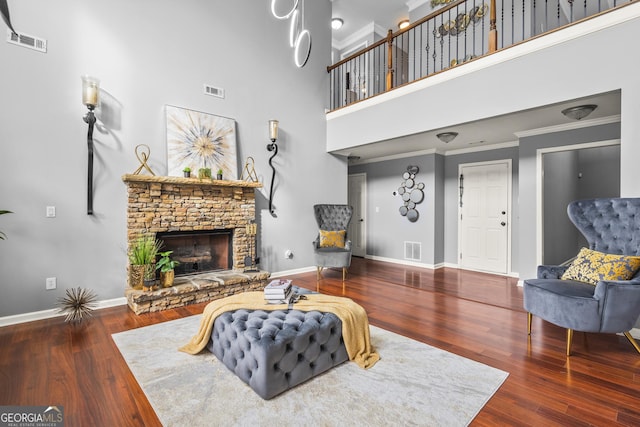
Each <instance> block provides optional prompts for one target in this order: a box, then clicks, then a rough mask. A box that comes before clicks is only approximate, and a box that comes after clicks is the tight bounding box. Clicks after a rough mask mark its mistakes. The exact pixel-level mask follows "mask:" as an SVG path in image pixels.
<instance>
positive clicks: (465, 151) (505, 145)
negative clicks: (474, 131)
mask: <svg viewBox="0 0 640 427" xmlns="http://www.w3.org/2000/svg"><path fill="white" fill-rule="evenodd" d="M518 146H520V141H511V142H501V143H499V144H491V145H478V146H475V147H469V148H458V149H455V150H448V151H445V152H444V155H445V156H457V155H458V154H468V153H477V152H480V151H490V150H500V149H502V148H512V147H518Z"/></svg>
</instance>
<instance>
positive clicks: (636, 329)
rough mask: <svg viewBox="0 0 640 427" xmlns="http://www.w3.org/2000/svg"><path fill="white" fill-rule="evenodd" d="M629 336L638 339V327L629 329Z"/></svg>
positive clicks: (639, 332) (639, 334)
mask: <svg viewBox="0 0 640 427" xmlns="http://www.w3.org/2000/svg"><path fill="white" fill-rule="evenodd" d="M629 333H630V334H631V336H632V337H633V338H635V339H637V340H640V328H633V329H631V330H630V331H629Z"/></svg>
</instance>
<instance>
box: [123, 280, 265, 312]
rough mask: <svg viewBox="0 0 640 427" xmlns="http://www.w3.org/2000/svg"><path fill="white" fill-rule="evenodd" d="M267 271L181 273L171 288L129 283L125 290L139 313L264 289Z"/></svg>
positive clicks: (128, 301) (131, 305)
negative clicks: (149, 288) (148, 288)
mask: <svg viewBox="0 0 640 427" xmlns="http://www.w3.org/2000/svg"><path fill="white" fill-rule="evenodd" d="M269 275H270V274H269V273H268V272H266V271H258V272H246V273H242V272H234V271H221V272H216V273H205V274H197V275H192V276H182V277H177V278H176V280H175V283H174V285H173V286H172V287H170V288H163V289H158V290H155V291H141V290H138V289H133V288H131V287H128V288H127V290H126V291H125V296H126V297H127V304H128V305H129V308H131V310H133V312H134V313H136V314H142V313H152V312H154V311H161V310H168V309H170V308H176V307H182V306H184V305H188V304H197V303H200V302H206V301H212V300H216V299H219V298H224V297H227V296H230V295H234V294H237V293H239V292H248V291H259V290H262V289H264V287H265V285H266V284H267V280H268V279H269Z"/></svg>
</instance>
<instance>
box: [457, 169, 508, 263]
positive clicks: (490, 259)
mask: <svg viewBox="0 0 640 427" xmlns="http://www.w3.org/2000/svg"><path fill="white" fill-rule="evenodd" d="M458 171H459V174H458V179H459V191H460V193H459V207H458V212H459V215H458V248H459V251H458V252H459V254H458V256H459V259H458V261H459V264H460V267H461V268H465V269H470V270H478V271H486V272H490V273H498V274H507V273H508V271H509V268H510V265H511V264H510V263H511V257H510V253H511V251H510V248H511V159H505V160H499V161H492V162H482V163H468V164H461V165H460V166H459V167H458Z"/></svg>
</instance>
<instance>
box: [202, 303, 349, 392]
mask: <svg viewBox="0 0 640 427" xmlns="http://www.w3.org/2000/svg"><path fill="white" fill-rule="evenodd" d="M207 348H208V349H209V350H210V351H211V352H212V353H213V354H215V355H216V357H217V358H218V359H220V360H221V361H222V363H224V365H225V366H226V367H227V368H229V369H230V370H231V371H232V372H234V373H235V374H236V375H237V376H238V377H240V379H242V381H244V382H245V383H247V384H248V385H249V386H250V387H251V388H252V389H253V390H254V391H255V392H256V393H258V395H259V396H260V397H262V398H263V399H271V398H272V397H274V396H276V395H278V394H280V393H282V392H283V391H285V390H288V389H290V388H291V387H295V386H296V385H298V384H300V383H302V382H304V381H306V380H308V379H310V378H312V377H314V376H316V375H318V374H320V373H322V372H324V371H326V370H328V369H330V368H332V367H334V366H336V365H339V364H340V363H343V362H345V361H347V360H348V359H349V356H348V354H347V350H346V348H345V346H344V343H343V341H342V322H341V321H340V319H339V318H338V317H337V316H336V315H334V314H332V313H321V312H319V311H309V312H304V311H299V310H277V311H263V310H236V311H232V312H227V313H224V314H222V315H220V316H219V317H218V318H216V320H215V322H214V326H213V332H212V333H211V338H210V339H209V343H208V344H207Z"/></svg>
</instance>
